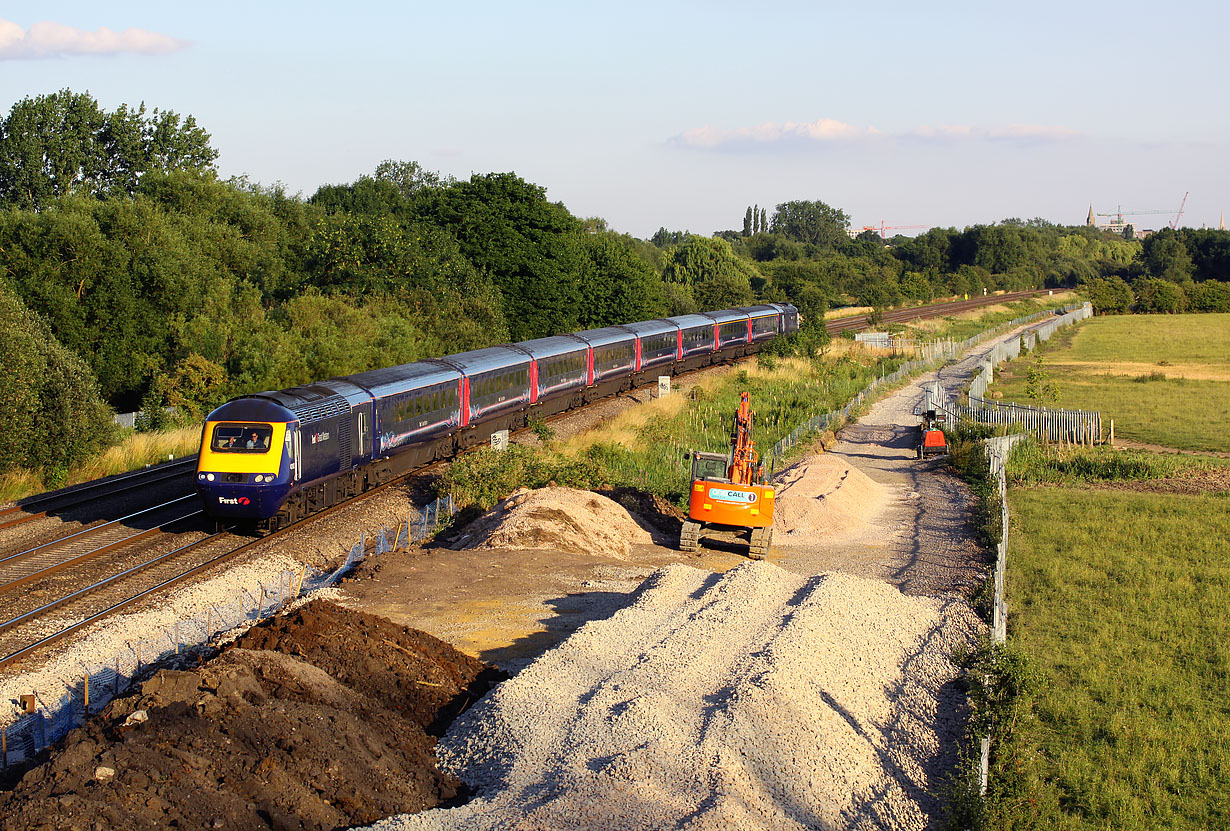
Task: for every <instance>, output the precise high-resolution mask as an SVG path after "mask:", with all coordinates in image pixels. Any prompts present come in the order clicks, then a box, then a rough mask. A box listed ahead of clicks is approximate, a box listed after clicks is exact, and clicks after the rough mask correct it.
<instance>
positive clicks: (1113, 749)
mask: <svg viewBox="0 0 1230 831" xmlns="http://www.w3.org/2000/svg"><path fill="white" fill-rule="evenodd" d="M1009 499H1010V509H1011V512H1012V532H1011V540H1010V545H1011V552H1010V555H1009V558H1008V562H1009V573H1008V585H1007V596H1008V602H1009V608H1010V618H1009V629H1008V635H1009V641H1010V642H1011V643H1013V644H1014V645H1015V646H1016V647H1017V648H1019V649H1023V650H1024V651H1025V653H1026V654H1027V656H1028V660H1029V662H1030V664H1031V665H1032V666H1033V667H1034V668H1035V669H1037V670H1039V671H1040V672H1041V674H1042V676H1043V678H1044V681H1043V683H1042V684H1041V687H1040V689H1039V690H1038V691H1037V692H1036V693H1035V694H1034V697H1033V699H1032V702H1031V704H1032V708H1031V711H1032V714H1033V717H1032V718H1027V719H1025V720H1024V721H1023V723H1020V724H1018V725H1017V730H1016V732H1015V733H1014V735H1013V737H1012V738H1011V739H1010V740H1009V741H1008V743H1007V744H1006V745H1004V746H1000V747H998V748H997V756H996V770H995V771H994V774H993V782H994V783H995V784H994V785H993V787H994V788H995V789H997V790H998V793H993V795H998V796H999V797H1000V798H999V799H998V801H996V802H995V803H994V804H996V806H997V807H996V808H995V810H994V811H993V815H994V821H993V823H992V825H993V826H994V827H998V828H1059V829H1110V828H1113V829H1141V831H1145V829H1150V830H1151V829H1160V828H1174V829H1208V828H1230V751H1227V748H1230V697H1228V690H1230V615H1228V614H1227V611H1228V606H1227V600H1226V598H1227V595H1228V594H1230V559H1228V558H1227V556H1226V554H1227V551H1226V534H1227V529H1230V499H1227V498H1225V497H1219V496H1180V495H1175V494H1151V493H1135V492H1123V491H1108V490H1094V491H1090V490H1079V489H1073V488H1032V489H1023V490H1022V489H1013V490H1012V491H1011V492H1010V497H1009Z"/></svg>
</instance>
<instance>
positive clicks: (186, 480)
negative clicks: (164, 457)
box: [0, 454, 196, 552]
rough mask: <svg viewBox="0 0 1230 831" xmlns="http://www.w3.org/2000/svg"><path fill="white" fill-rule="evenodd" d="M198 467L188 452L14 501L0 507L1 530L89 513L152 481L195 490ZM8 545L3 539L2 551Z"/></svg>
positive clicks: (171, 487) (150, 483)
mask: <svg viewBox="0 0 1230 831" xmlns="http://www.w3.org/2000/svg"><path fill="white" fill-rule="evenodd" d="M195 470H196V455H195V454H194V455H192V456H185V457H184V458H182V459H177V460H176V461H174V462H168V463H165V464H161V465H155V466H154V467H148V468H144V469H142V470H135V471H132V472H129V473H121V474H119V475H118V476H108V477H106V478H105V479H95V480H94V481H92V482H83V483H81V484H79V485H73V486H71V487H68V488H63V489H61V490H57V491H51V492H50V493H44V494H39V495H37V496H32V497H29V498H27V499H23V500H21V501H20V502H18V503H17V504H15V505H10V506H8V507H6V508H0V533H3V532H5V531H8V530H9V529H12V528H16V527H18V526H20V525H25V524H26V523H29V522H33V521H34V520H37V519H43V518H47V517H53V516H56V517H65V516H68V515H70V514H73V513H77V514H81V515H88V514H89V511H88V508H89V506H91V505H104V504H106V503H108V502H112V501H121V499H122V497H125V496H126V495H132V494H138V493H140V492H141V491H144V490H147V489H149V488H150V487H151V486H153V485H158V484H164V483H165V484H166V485H167V486H168V489H169V490H171V491H172V492H173V493H174V492H175V491H177V490H179V491H182V492H183V493H184V494H188V493H190V492H191V491H192V473H193V472H194V471H195ZM177 479H182V480H183V483H182V487H179V488H176V487H175V480H177ZM8 547H9V546H7V545H5V544H4V543H3V542H0V552H3V551H5V550H6V548H8Z"/></svg>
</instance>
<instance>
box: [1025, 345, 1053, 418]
mask: <svg viewBox="0 0 1230 831" xmlns="http://www.w3.org/2000/svg"><path fill="white" fill-rule="evenodd" d="M1025 395H1026V396H1028V397H1029V398H1030V399H1031V400H1033V401H1036V402H1038V406H1039V407H1051V406H1054V405H1055V404H1056V403H1057V402H1058V401H1059V386H1058V385H1057V384H1056V383H1055V382H1054V381H1052V380H1050V373H1048V372H1047V370H1046V365H1045V363H1044V362H1043V360H1042V352H1041V351H1035V352H1034V360H1033V363H1032V364H1030V366H1029V368H1028V369H1026V370H1025Z"/></svg>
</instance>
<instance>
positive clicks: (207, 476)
mask: <svg viewBox="0 0 1230 831" xmlns="http://www.w3.org/2000/svg"><path fill="white" fill-rule="evenodd" d="M213 480H214V475H213V474H212V473H206V474H205V481H206V482H212V481H213Z"/></svg>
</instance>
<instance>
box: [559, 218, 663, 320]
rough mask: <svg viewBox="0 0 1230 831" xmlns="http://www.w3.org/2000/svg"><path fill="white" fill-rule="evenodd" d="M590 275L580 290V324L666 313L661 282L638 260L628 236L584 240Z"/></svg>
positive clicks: (655, 273)
mask: <svg viewBox="0 0 1230 831" xmlns="http://www.w3.org/2000/svg"><path fill="white" fill-rule="evenodd" d="M584 247H585V254H586V256H587V257H588V258H589V263H590V269H589V270H588V271H589V277H588V279H587V280H586V281H585V284H584V287H583V289H582V295H583V297H584V302H583V304H582V308H583V309H584V314H583V315H582V317H581V320H580V325H581V326H584V327H590V328H596V327H598V326H610V325H614V324H619V323H629V322H631V321H634V320H648V319H651V318H655V317H658V316H660V315H662V314H664V313H665V312H666V299H665V297H664V296H663V294H662V281H661V280H660V279H659V277H658V274H657V272H655V271H654V270H653V268H651V267H650V265H649V263H647V262H645V261H644V260H643V259H641V258H640V257H639V256H638V255H637V253H636V249H635V247H634V245H633V241H632V239H631V238H630V237H627V236H622V235H620V234H614V233H610V232H607V233H601V234H591V235H588V236H587V237H586V238H585V241H584Z"/></svg>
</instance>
